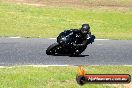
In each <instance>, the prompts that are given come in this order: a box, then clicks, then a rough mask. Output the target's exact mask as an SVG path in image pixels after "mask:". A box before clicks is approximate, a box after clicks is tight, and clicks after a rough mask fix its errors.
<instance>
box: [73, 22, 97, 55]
mask: <svg viewBox="0 0 132 88" xmlns="http://www.w3.org/2000/svg"><path fill="white" fill-rule="evenodd" d="M71 30H72V29H71ZM72 31H73V33H75V34H76V37H77V40H76V41H75V42H73V45H74V47H76V51H75V53H74V55H78V53H79V51H78V49H77V48H80V47H84V46H86V45H87V44H90V43H91V44H92V42H94V39H95V36H94V35H91V31H90V26H89V24H83V25H82V27H81V28H80V29H79V30H77V29H74V30H72Z"/></svg>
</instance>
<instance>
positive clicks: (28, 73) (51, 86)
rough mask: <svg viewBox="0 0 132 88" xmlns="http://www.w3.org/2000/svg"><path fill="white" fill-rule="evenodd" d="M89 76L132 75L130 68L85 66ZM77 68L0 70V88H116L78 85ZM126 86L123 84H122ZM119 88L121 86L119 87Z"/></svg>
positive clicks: (19, 67) (20, 67)
mask: <svg viewBox="0 0 132 88" xmlns="http://www.w3.org/2000/svg"><path fill="white" fill-rule="evenodd" d="M84 68H85V70H86V71H87V72H86V73H87V74H130V75H132V70H131V69H132V67H129V66H87V67H86V66H85V67H84ZM76 74H77V67H72V66H69V67H31V66H30V67H29V66H28V67H26V66H16V67H12V68H7V67H5V68H0V88H114V87H115V86H114V85H110V84H86V85H84V86H80V85H78V84H77V83H76V80H75V78H76ZM120 85H121V86H124V85H123V84H120ZM118 86H119V85H118ZM121 88H124V87H121Z"/></svg>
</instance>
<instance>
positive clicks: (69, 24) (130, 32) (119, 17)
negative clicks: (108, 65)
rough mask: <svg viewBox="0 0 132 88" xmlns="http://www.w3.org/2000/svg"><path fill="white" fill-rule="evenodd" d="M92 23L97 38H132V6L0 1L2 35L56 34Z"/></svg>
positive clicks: (49, 35)
mask: <svg viewBox="0 0 132 88" xmlns="http://www.w3.org/2000/svg"><path fill="white" fill-rule="evenodd" d="M83 23H89V24H90V26H91V31H92V33H93V34H94V35H95V36H96V37H97V38H109V39H132V9H129V10H123V11H120V10H104V9H103V10H102V9H98V8H92V9H86V8H85V9H79V8H74V7H35V6H29V5H22V4H21V5H17V4H13V3H3V2H1V3H0V36H2V37H7V36H21V37H37V38H38V37H41V38H48V37H57V35H58V34H59V33H60V32H61V31H63V30H65V29H70V28H80V27H81V25H82V24H83Z"/></svg>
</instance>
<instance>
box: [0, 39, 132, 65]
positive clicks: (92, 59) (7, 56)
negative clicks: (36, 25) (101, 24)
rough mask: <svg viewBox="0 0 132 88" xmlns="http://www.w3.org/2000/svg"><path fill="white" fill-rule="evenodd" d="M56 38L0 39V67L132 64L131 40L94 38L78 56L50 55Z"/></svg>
mask: <svg viewBox="0 0 132 88" xmlns="http://www.w3.org/2000/svg"><path fill="white" fill-rule="evenodd" d="M55 41H56V40H54V39H42V38H0V66H12V65H81V64H83V65H132V40H95V42H94V43H93V44H92V45H88V47H87V49H86V50H85V51H84V52H83V53H82V55H80V56H79V57H69V56H48V55H46V53H45V50H46V48H47V47H48V46H49V45H50V44H52V43H54V42H55Z"/></svg>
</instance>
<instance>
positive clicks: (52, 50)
mask: <svg viewBox="0 0 132 88" xmlns="http://www.w3.org/2000/svg"><path fill="white" fill-rule="evenodd" d="M60 52H61V46H60V45H59V44H58V43H53V44H52V45H50V46H49V47H48V48H47V50H46V54H47V55H58V54H59V53H60Z"/></svg>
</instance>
